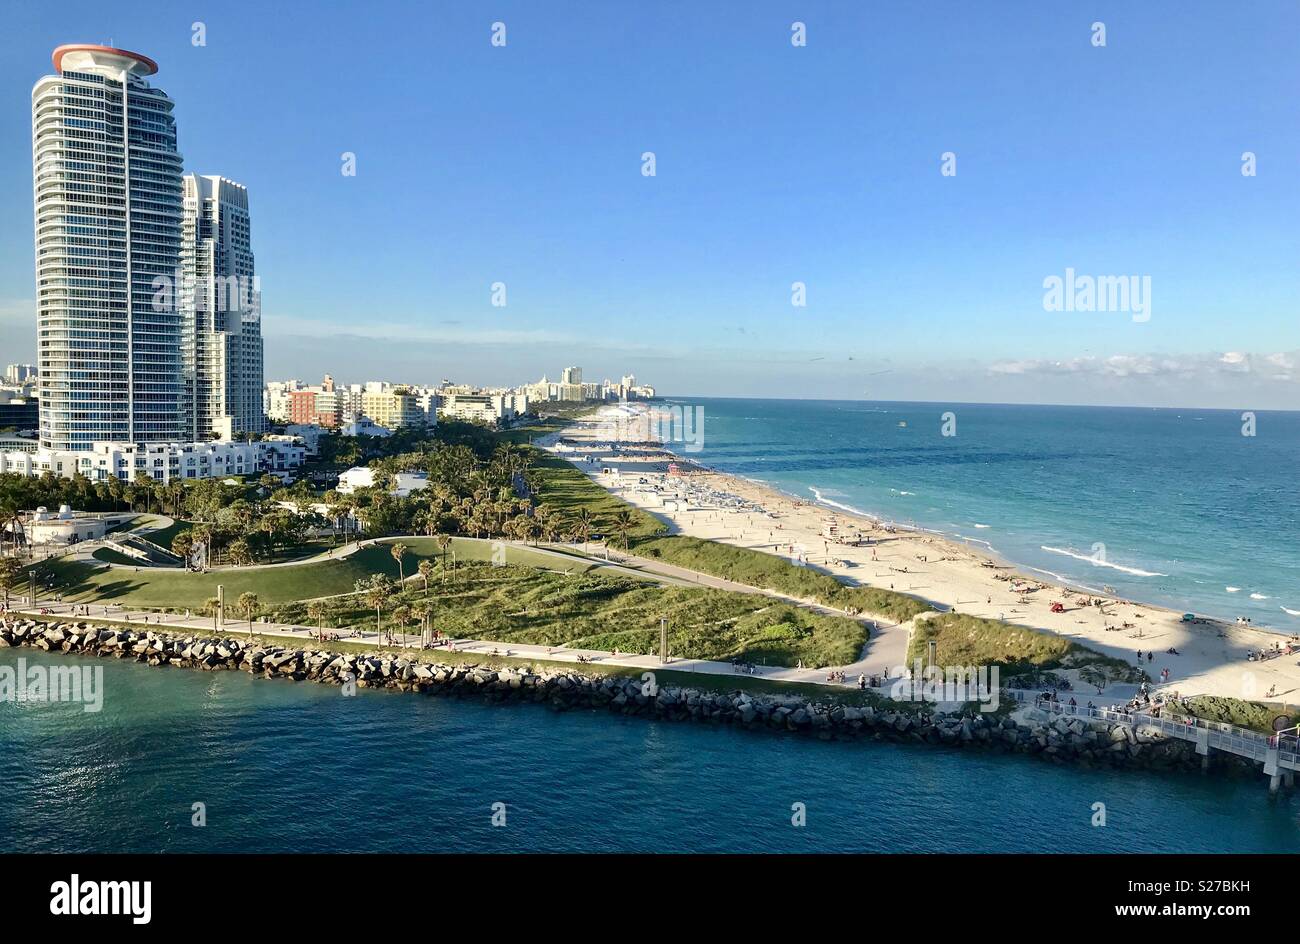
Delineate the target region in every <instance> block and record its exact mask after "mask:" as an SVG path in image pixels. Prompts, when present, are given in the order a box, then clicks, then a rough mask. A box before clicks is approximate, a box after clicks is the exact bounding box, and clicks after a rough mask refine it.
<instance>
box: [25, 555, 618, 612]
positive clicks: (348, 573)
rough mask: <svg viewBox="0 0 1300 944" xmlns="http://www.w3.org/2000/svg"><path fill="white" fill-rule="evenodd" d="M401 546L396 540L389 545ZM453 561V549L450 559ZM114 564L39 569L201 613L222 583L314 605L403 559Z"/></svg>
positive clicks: (64, 585) (542, 561)
mask: <svg viewBox="0 0 1300 944" xmlns="http://www.w3.org/2000/svg"><path fill="white" fill-rule="evenodd" d="M389 543H393V542H391V541H390V542H389ZM403 543H405V544H406V545H407V547H408V548H409V551H410V552H409V553H408V554H407V556H406V558H405V560H404V561H403V566H404V567H405V572H406V575H407V576H410V575H412V574H414V573H416V568H417V566H418V563H419V559H420V558H421V557H429V558H435V559H437V558H439V557H440V556H441V552H440V551H439V549H438V545H437V542H436V541H435V540H434V539H433V538H409V539H406V540H405V541H403ZM451 549H454V550H455V553H456V558H457V559H458V560H460V561H474V560H480V561H487V560H490V559H491V556H492V542H490V541H473V540H469V539H462V538H457V539H454V540H453V543H452V545H451ZM505 553H506V558H505V559H506V561H507V562H510V563H520V564H525V565H527V566H535V567H552V568H556V569H560V570H571V571H573V572H575V573H581V572H586V571H588V570H590V569H591V568H592V567H594V566H595V565H594V564H593V563H591V562H589V561H582V560H578V559H575V558H568V557H566V558H550V557H547V556H545V555H543V554H541V553H539V552H538V551H535V550H533V549H531V548H519V547H512V546H508V545H507V546H506V548H505ZM96 556H97V557H99V558H100V559H101V560H112V561H116V562H121V560H123V559H124V558H122V555H120V554H117V553H116V552H105V553H104V555H102V556H101V555H100V554H99V553H97V554H96ZM448 559H450V550H449V554H448ZM129 564H130V565H129V566H126V567H109V566H106V565H98V564H90V563H86V562H80V561H71V560H51V561H48V562H45V563H43V564H40V565H37V566H38V572H41V573H47V572H48V573H53V574H54V576H55V579H56V581H57V589H58V591H59V592H60V593H62V594H63V596H64V598H65V599H67V600H72V601H76V602H95V601H102V600H113V601H114V602H118V603H127V602H129V603H131V604H134V605H136V606H141V607H168V608H170V609H173V610H177V609H180V610H184V609H191V610H193V609H199V608H201V607H202V606H203V605H204V603H206V602H207V600H208V599H210V598H211V597H214V596H216V593H217V589H216V588H217V584H223V585H224V586H225V588H226V599H228V600H233V599H235V598H237V597H238V596H239V594H241V593H243V592H245V591H249V592H252V593H256V594H257V595H258V598H259V599H260V600H261V602H262V603H264V604H275V603H287V602H290V601H295V600H309V599H312V598H313V597H320V596H331V595H334V594H338V593H349V592H351V591H352V590H353V589H354V585H355V583H356V581H357V580H358V579H363V578H366V577H369V576H370V575H372V574H378V573H382V574H387V575H388V576H390V577H393V578H396V577H397V574H398V569H397V562H396V561H395V560H394V559H393V557H392V553H391V551H390V550H389V546H388V544H379V545H377V546H373V547H365V548H362V549H361V550H360V551H357V552H356V553H354V554H352V555H350V556H349V557H347V558H344V559H342V560H326V561H319V562H315V563H310V564H294V565H292V566H287V567H249V568H240V569H237V570H219V571H212V572H209V573H206V574H196V573H189V572H186V571H183V570H180V569H179V568H171V567H150V566H137V565H136V564H135V562H133V561H131V562H129Z"/></svg>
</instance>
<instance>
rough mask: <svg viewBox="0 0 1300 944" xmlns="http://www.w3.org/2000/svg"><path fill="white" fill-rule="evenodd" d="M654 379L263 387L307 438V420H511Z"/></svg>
mask: <svg viewBox="0 0 1300 944" xmlns="http://www.w3.org/2000/svg"><path fill="white" fill-rule="evenodd" d="M654 395H655V391H654V388H653V387H647V386H639V385H638V384H637V382H636V378H635V377H633V376H631V375H630V374H629V375H628V376H626V377H624V378H623V379H622V380H621V381H619V382H618V383H615V382H613V381H610V380H605V381H602V382H601V383H584V382H583V380H582V368H580V367H566V368H564V370H563V371H562V372H561V374H560V380H559V381H558V382H555V383H552V382H551V381H549V380H547V379H546V378H545V377H543V378H542V379H541V380H539V381H538V382H537V383H532V384H523V385H521V386H518V387H477V386H473V385H471V384H457V383H452V382H451V381H450V380H444V381H442V383H441V384H439V385H437V386H426V385H420V384H403V383H391V382H389V381H378V380H371V381H367V382H365V383H354V384H340V383H337V382H336V381H335V380H334V378H333V377H332V376H331V375H329V374H326V375H325V378H324V379H323V380H322V381H321V383H319V384H306V383H304V382H303V381H301V380H273V381H270V382H269V383H267V384H266V388H265V390H264V391H263V399H262V409H263V411H264V412H265V414H266V416H267V418H268V419H269V420H270V421H271V422H272V423H276V424H285V425H286V427H287V428H286V433H289V434H291V435H297V436H299V437H302V438H303V439H304V442H305V443H306V445H307V446H308V451H309V453H310V452H311V451H312V450H313V449H314V442H307V441H306V439H307V436H306V433H307V430H308V428H311V429H315V430H317V431H319V430H321V429H328V430H337V431H338V432H341V433H342V434H343V435H345V436H357V435H365V436H387V435H391V434H392V432H393V431H394V430H398V429H402V428H409V427H417V426H418V427H425V428H428V427H432V426H436V425H437V423H438V421H439V419H444V420H447V419H452V420H467V421H470V422H478V423H483V424H486V425H488V426H493V427H501V426H508V425H510V424H511V423H513V422H515V421H516V420H518V419H519V418H520V417H522V416H525V415H526V414H528V413H529V412H536V411H537V409H538V407H539V406H541V405H542V404H545V403H584V402H592V401H609V400H637V399H651V398H653V397H654Z"/></svg>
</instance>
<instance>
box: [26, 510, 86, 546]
mask: <svg viewBox="0 0 1300 944" xmlns="http://www.w3.org/2000/svg"><path fill="white" fill-rule="evenodd" d="M109 522H110V518H108V517H105V516H103V515H87V514H81V513H79V512H75V511H73V510H72V509H71V508H70V507H68V506H67V505H60V506H59V510H58V511H56V512H54V511H50V510H49V509H47V508H46V507H45V506H44V505H42V506H41V507H40V508H37V509H36V511H35V512H34V513H32V515H31V516H30V517H29V518H27V520H26V521H24V522H23V525H22V529H23V535H24V537H25V538H26V540H27V543H28V544H29V545H36V546H39V545H42V544H76V543H77V542H78V541H95V540H98V539H99V538H102V537H103V536H104V535H105V533H107V531H108V525H109ZM11 529H12V526H11Z"/></svg>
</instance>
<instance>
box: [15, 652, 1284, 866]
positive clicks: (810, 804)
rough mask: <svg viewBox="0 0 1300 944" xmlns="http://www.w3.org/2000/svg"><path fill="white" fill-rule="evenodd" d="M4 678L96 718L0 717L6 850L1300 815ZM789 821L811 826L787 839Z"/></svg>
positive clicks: (529, 718)
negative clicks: (78, 700)
mask: <svg viewBox="0 0 1300 944" xmlns="http://www.w3.org/2000/svg"><path fill="white" fill-rule="evenodd" d="M20 656H21V657H23V658H25V659H27V660H28V663H29V664H44V665H55V664H57V665H87V664H90V665H95V666H102V668H103V672H104V676H103V683H104V688H103V691H104V703H103V709H102V711H100V712H98V713H87V712H84V711H83V710H82V709H81V707H80V706H78V705H73V704H66V703H65V704H57V703H56V704H34V703H3V702H0V785H2V787H0V836H3V837H4V840H5V848H6V850H12V851H24V852H199V851H206V852H290V851H300V852H309V851H310V852H322V851H325V852H328V851H347V850H354V851H415V850H418V851H432V852H441V851H484V852H487V851H493V852H495V851H502V852H504V851H524V850H527V851H579V852H581V851H702V852H717V851H767V852H778V851H789V852H813V851H820V852H849V851H876V852H902V851H919V852H934V851H962V852H980V851H1046V852H1225V851H1237V852H1251V851H1261V852H1263V851H1268V852H1297V851H1300V798H1297V797H1295V796H1291V797H1287V796H1285V795H1284V796H1282V797H1281V798H1278V799H1275V800H1270V799H1269V798H1268V790H1267V786H1266V781H1265V779H1264V777H1263V775H1262V774H1261V775H1259V776H1250V777H1245V778H1219V777H1213V776H1211V777H1206V776H1202V775H1200V774H1188V775H1175V776H1161V777H1157V776H1155V775H1152V774H1146V773H1140V772H1129V773H1125V772H1110V771H1089V770H1082V769H1077V768H1064V767H1057V766H1054V765H1052V764H1049V763H1047V762H1044V761H1041V760H1036V759H1031V758H1025V757H1017V756H1002V755H997V754H991V753H979V752H974V751H968V752H961V751H956V750H949V749H942V748H935V747H928V746H923V745H898V744H888V743H873V742H867V743H845V742H839V743H836V742H820V741H815V740H806V739H803V738H798V737H794V736H782V735H769V734H765V733H761V732H744V731H734V730H730V729H727V728H711V727H707V726H703V725H697V724H657V723H654V722H649V721H644V720H638V719H624V718H618V717H614V716H611V715H608V714H605V713H603V712H601V713H594V712H570V713H564V714H556V713H553V712H551V711H549V710H548V709H546V708H543V707H540V706H535V705H488V704H485V703H480V702H476V701H468V700H467V701H451V700H445V699H440V698H427V697H420V696H414V695H402V694H396V693H390V692H377V691H364V690H363V691H361V692H359V693H358V694H357V696H356V697H352V698H345V697H343V696H342V695H341V692H340V690H339V689H337V688H334V687H331V686H323V685H315V684H310V683H298V684H295V683H292V682H285V681H268V680H263V679H254V678H251V677H250V676H248V675H246V674H244V673H235V672H219V673H206V672H195V671H191V670H186V669H167V668H162V669H155V668H149V667H147V666H144V665H140V664H137V663H134V662H124V661H118V660H108V659H92V658H89V657H81V656H64V655H47V654H42V653H39V652H35V651H32V650H14V649H5V650H0V665H16V664H17V660H18V658H19V657H20ZM196 803H202V804H204V808H205V812H206V825H204V826H201V827H199V826H195V825H192V817H193V815H194V814H193V809H194V804H196ZM497 803H504V804H505V816H506V819H505V825H504V826H493V825H492V813H493V804H497ZM795 803H802V804H805V808H806V814H807V825H806V826H803V827H798V828H796V827H794V826H792V825H791V816H792V812H791V807H792V804H795ZM1096 803H1103V804H1105V814H1106V823H1105V825H1104V826H1094V825H1093V824H1092V823H1093V817H1094V804H1096Z"/></svg>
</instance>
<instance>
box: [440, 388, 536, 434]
mask: <svg viewBox="0 0 1300 944" xmlns="http://www.w3.org/2000/svg"><path fill="white" fill-rule="evenodd" d="M439 401H440V402H439V405H438V415H439V416H441V417H444V418H447V419H457V420H468V421H470V422H474V421H479V422H483V423H487V424H488V425H490V426H499V425H502V424H504V423H508V422H510V421H511V420H513V419H514V418H515V417H516V416H518V415H519V413H520V412H523V411H526V410H527V409H528V398H527V397H526V396H523V395H522V394H518V395H516V394H512V393H450V394H443V395H442V396H441V397H439ZM521 402H522V404H523V407H524V410H523V411H520V410H517V409H516V408H515V407H516V404H519V403H521Z"/></svg>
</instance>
